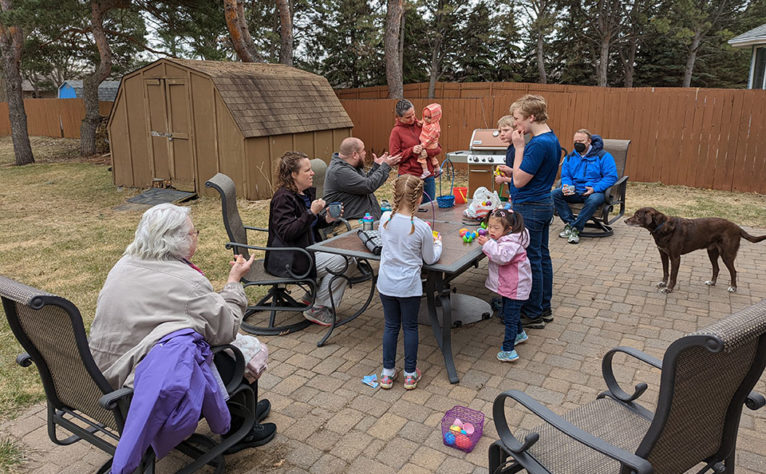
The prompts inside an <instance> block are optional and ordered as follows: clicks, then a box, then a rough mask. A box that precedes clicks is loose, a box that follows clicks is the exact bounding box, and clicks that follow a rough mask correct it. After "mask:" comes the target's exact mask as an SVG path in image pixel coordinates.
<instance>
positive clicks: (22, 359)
mask: <svg viewBox="0 0 766 474" xmlns="http://www.w3.org/2000/svg"><path fill="white" fill-rule="evenodd" d="M32 362H34V361H33V360H32V356H31V355H29V354H27V353H26V352H24V353H23V354H19V355H17V356H16V363H17V364H19V365H20V366H22V367H29V366H30V365H32Z"/></svg>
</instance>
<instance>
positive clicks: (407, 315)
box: [380, 293, 420, 372]
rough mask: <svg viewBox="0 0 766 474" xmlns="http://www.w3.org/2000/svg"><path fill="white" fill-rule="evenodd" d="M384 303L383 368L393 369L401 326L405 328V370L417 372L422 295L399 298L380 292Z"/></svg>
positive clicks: (381, 300)
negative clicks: (419, 316) (419, 312)
mask: <svg viewBox="0 0 766 474" xmlns="http://www.w3.org/2000/svg"><path fill="white" fill-rule="evenodd" d="M380 302H381V303H382V304H383V317H384V319H385V325H384V328H383V368H384V369H393V368H394V367H395V364H396V342H397V339H399V328H400V327H402V328H403V329H404V371H405V372H415V369H416V368H417V365H418V310H420V296H410V297H407V298H397V297H394V296H388V295H384V294H382V293H381V294H380Z"/></svg>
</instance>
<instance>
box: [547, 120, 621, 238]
mask: <svg viewBox="0 0 766 474" xmlns="http://www.w3.org/2000/svg"><path fill="white" fill-rule="evenodd" d="M617 178H618V176H617V166H616V165H615V164H614V158H613V157H612V155H610V154H609V153H608V152H607V151H605V150H604V141H603V140H602V139H601V137H600V136H598V135H594V134H592V133H590V132H589V131H588V130H585V129H584V128H583V129H580V130H578V131H577V132H575V134H574V150H572V153H570V154H568V155H567V156H566V157H565V158H564V164H563V165H561V187H560V188H556V189H554V190H553V191H551V195H552V196H553V205H554V206H555V208H556V213H557V214H558V215H559V217H560V218H561V220H562V221H564V224H566V225H565V226H564V230H563V231H562V232H561V233H560V234H559V237H561V238H562V239H567V240H568V242H569V243H570V244H576V243H578V242H579V241H580V232H582V230H583V228H584V227H585V223H586V222H588V219H590V218H591V216H592V215H593V213H594V212H596V209H598V206H600V205H601V204H603V203H604V200H605V199H606V196H605V195H604V191H606V189H607V188H608V187H609V186H611V185H613V184H614V183H616V182H617ZM569 203H585V205H584V206H583V208H582V210H581V211H580V213H579V214H578V215H577V218H575V216H574V214H572V210H571V209H570V208H569Z"/></svg>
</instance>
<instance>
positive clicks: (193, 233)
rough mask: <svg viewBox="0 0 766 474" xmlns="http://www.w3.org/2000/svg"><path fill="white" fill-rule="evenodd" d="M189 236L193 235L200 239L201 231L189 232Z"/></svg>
mask: <svg viewBox="0 0 766 474" xmlns="http://www.w3.org/2000/svg"><path fill="white" fill-rule="evenodd" d="M189 235H193V236H195V237H199V230H197V229H194V230H193V231H191V232H189Z"/></svg>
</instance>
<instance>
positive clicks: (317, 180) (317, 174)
mask: <svg viewBox="0 0 766 474" xmlns="http://www.w3.org/2000/svg"><path fill="white" fill-rule="evenodd" d="M311 171H313V172H314V187H315V188H316V190H317V197H318V198H321V197H324V176H325V175H326V174H327V163H325V162H324V160H323V159H321V158H314V159H313V160H311Z"/></svg>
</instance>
